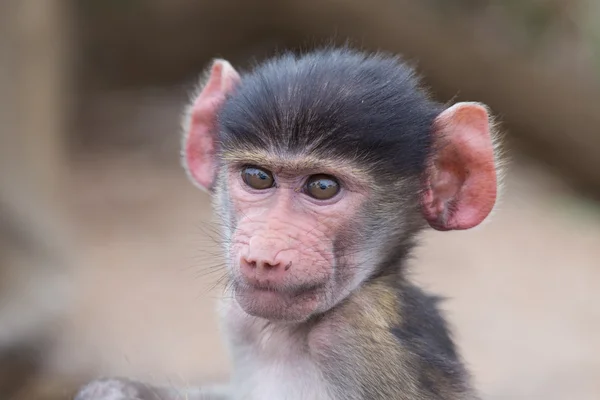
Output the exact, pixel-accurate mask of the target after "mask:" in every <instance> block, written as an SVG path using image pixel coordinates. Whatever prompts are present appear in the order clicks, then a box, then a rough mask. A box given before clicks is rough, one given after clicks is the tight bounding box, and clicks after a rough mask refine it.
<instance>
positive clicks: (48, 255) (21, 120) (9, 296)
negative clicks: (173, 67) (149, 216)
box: [0, 0, 73, 398]
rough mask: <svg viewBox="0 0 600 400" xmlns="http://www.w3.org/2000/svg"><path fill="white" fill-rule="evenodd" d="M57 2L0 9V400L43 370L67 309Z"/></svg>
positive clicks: (61, 41) (61, 17)
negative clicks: (49, 349)
mask: <svg viewBox="0 0 600 400" xmlns="http://www.w3.org/2000/svg"><path fill="white" fill-rule="evenodd" d="M65 6H66V4H65V3H64V2H62V1H53V0H51V1H47V2H38V1H35V0H24V1H21V0H8V1H3V2H2V3H1V4H0V29H1V33H0V93H1V96H0V124H1V125H0V397H1V398H13V397H12V396H13V395H15V391H17V389H19V386H20V385H21V384H22V383H24V382H26V381H28V380H29V379H30V378H31V376H32V375H35V373H36V371H38V370H39V369H40V368H41V366H42V365H43V363H44V358H43V354H44V353H43V349H44V348H45V346H46V345H48V344H49V343H50V342H52V340H53V338H54V337H55V332H54V327H55V326H56V323H57V321H58V319H60V318H61V316H62V315H63V312H64V311H65V310H66V307H67V305H68V301H67V297H68V295H67V293H68V292H69V290H68V286H69V285H68V281H67V279H66V271H67V270H68V268H69V261H68V260H69V259H70V257H71V256H70V255H69V254H68V253H69V252H70V249H71V248H72V246H73V243H71V242H70V239H69V229H70V228H69V226H70V223H69V221H68V219H69V218H68V216H67V212H66V210H65V208H64V200H65V198H64V184H65V181H64V177H65V173H66V168H65V165H64V163H65V161H66V153H65V151H64V150H65V148H64V139H65V135H64V132H65V129H66V125H65V122H66V120H65V117H66V112H65V111H66V106H67V104H66V102H65V101H66V87H67V76H66V74H67V71H68V68H67V66H68V63H69V57H68V51H69V50H68V47H69V45H68V43H69V40H68V36H67V34H66V31H65V27H66V26H67V24H68V20H67V19H66V18H65V16H66V10H67V8H66V7H65Z"/></svg>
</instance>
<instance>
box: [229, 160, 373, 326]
mask: <svg viewBox="0 0 600 400" xmlns="http://www.w3.org/2000/svg"><path fill="white" fill-rule="evenodd" d="M273 177H274V179H275V181H276V183H277V185H276V187H272V188H269V189H265V190H256V189H253V188H251V187H249V186H248V185H247V184H246V183H245V182H244V181H243V179H242V177H241V169H239V168H231V170H230V172H229V174H228V178H227V179H228V186H229V190H230V195H231V202H232V205H233V210H234V211H233V212H234V214H235V216H236V221H237V226H236V230H235V232H234V233H233V236H232V238H231V246H230V249H229V255H230V260H231V266H232V275H233V282H234V288H235V296H236V299H237V301H238V303H239V304H240V306H241V307H242V308H243V309H244V310H245V311H246V312H247V313H249V314H251V315H255V316H259V317H263V318H267V319H274V320H304V319H306V318H308V317H309V316H310V315H312V314H314V313H315V312H319V311H324V310H326V309H328V308H329V307H331V306H332V305H333V302H335V299H334V298H333V296H332V293H336V292H339V290H337V289H338V288H336V287H335V281H334V279H333V275H334V271H335V268H336V267H338V265H336V259H335V256H334V254H333V251H334V249H333V243H334V241H335V237H336V235H337V233H338V232H339V229H340V227H342V226H344V225H345V224H347V222H348V221H349V219H350V218H352V216H353V215H355V213H356V212H357V209H358V208H359V207H360V205H361V204H362V201H363V200H364V197H365V195H364V193H362V192H360V191H350V190H347V189H346V188H345V187H344V186H343V183H341V190H340V191H339V193H337V195H335V196H334V197H333V198H331V199H329V200H324V201H320V200H316V199H313V198H311V197H310V196H308V195H307V194H306V193H304V192H303V186H304V184H305V182H306V179H307V178H308V175H303V176H288V175H283V174H275V173H273ZM344 263H345V264H346V263H351V260H350V259H346V258H345V259H344Z"/></svg>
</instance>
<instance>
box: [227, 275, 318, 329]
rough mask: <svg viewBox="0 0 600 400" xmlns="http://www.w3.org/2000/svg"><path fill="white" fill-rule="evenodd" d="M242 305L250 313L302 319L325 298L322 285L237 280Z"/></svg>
mask: <svg viewBox="0 0 600 400" xmlns="http://www.w3.org/2000/svg"><path fill="white" fill-rule="evenodd" d="M234 290H235V297H236V299H237V302H238V303H239V305H240V306H241V307H242V308H243V309H244V310H245V311H246V312H247V313H248V314H250V315H254V316H258V317H262V318H266V319H269V320H288V321H292V320H297V321H298V320H303V319H305V318H307V317H309V316H310V315H311V314H312V313H313V312H314V311H315V310H316V309H317V308H318V305H319V304H320V300H321V299H322V298H323V291H324V285H323V284H302V285H293V286H290V285H288V286H287V287H285V288H282V287H275V286H273V285H269V284H265V283H263V284H260V285H256V284H255V285H250V284H248V283H245V282H236V283H234Z"/></svg>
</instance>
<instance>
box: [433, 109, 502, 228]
mask: <svg viewBox="0 0 600 400" xmlns="http://www.w3.org/2000/svg"><path fill="white" fill-rule="evenodd" d="M434 135H435V139H434V140H435V142H436V146H438V149H437V152H436V154H435V156H434V159H433V163H432V165H431V167H430V169H429V171H428V174H427V186H426V191H425V194H424V196H423V212H424V215H425V218H426V219H427V221H428V222H429V224H430V225H431V226H432V227H433V228H435V229H437V230H441V231H446V230H452V229H469V228H472V227H474V226H477V225H479V224H480V223H481V222H483V220H484V219H485V218H486V217H487V216H488V215H489V213H490V212H491V211H492V208H493V207H494V204H495V202H496V193H497V178H496V165H495V157H494V145H493V143H492V137H491V133H490V125H489V117H488V113H487V110H486V109H485V107H483V106H481V105H479V104H476V103H458V104H455V105H454V106H452V107H450V108H448V109H446V110H445V111H443V112H442V113H441V114H440V115H439V116H438V117H437V119H436V121H435V124H434Z"/></svg>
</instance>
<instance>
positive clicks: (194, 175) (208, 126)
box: [183, 60, 240, 191]
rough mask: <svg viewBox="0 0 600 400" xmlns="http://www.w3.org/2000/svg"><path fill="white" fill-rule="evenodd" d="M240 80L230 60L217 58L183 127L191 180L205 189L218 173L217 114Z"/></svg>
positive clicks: (185, 163) (187, 168)
mask: <svg viewBox="0 0 600 400" xmlns="http://www.w3.org/2000/svg"><path fill="white" fill-rule="evenodd" d="M239 81H240V76H239V74H238V73H237V71H236V70H235V69H234V68H233V67H232V66H231V64H229V62H227V61H225V60H215V61H214V62H213V64H212V67H211V69H210V76H209V78H208V81H207V82H206V84H205V85H204V87H203V88H202V90H201V91H200V93H199V94H198V96H197V97H196V98H195V99H194V101H193V104H192V107H191V109H190V115H189V116H188V118H187V121H186V126H185V127H184V129H185V132H184V135H185V137H184V141H183V164H184V166H185V168H186V170H187V172H188V174H189V176H190V178H191V179H192V181H193V182H194V183H195V184H196V185H197V186H199V187H200V188H201V189H204V190H206V191H211V190H212V187H213V184H214V181H215V176H216V161H217V160H216V159H215V157H216V155H215V153H216V132H215V124H216V117H217V113H218V111H219V109H220V108H221V107H222V105H223V103H224V102H225V98H226V96H227V94H228V93H230V92H231V91H233V90H234V89H235V86H236V85H237V84H238V83H239Z"/></svg>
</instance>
